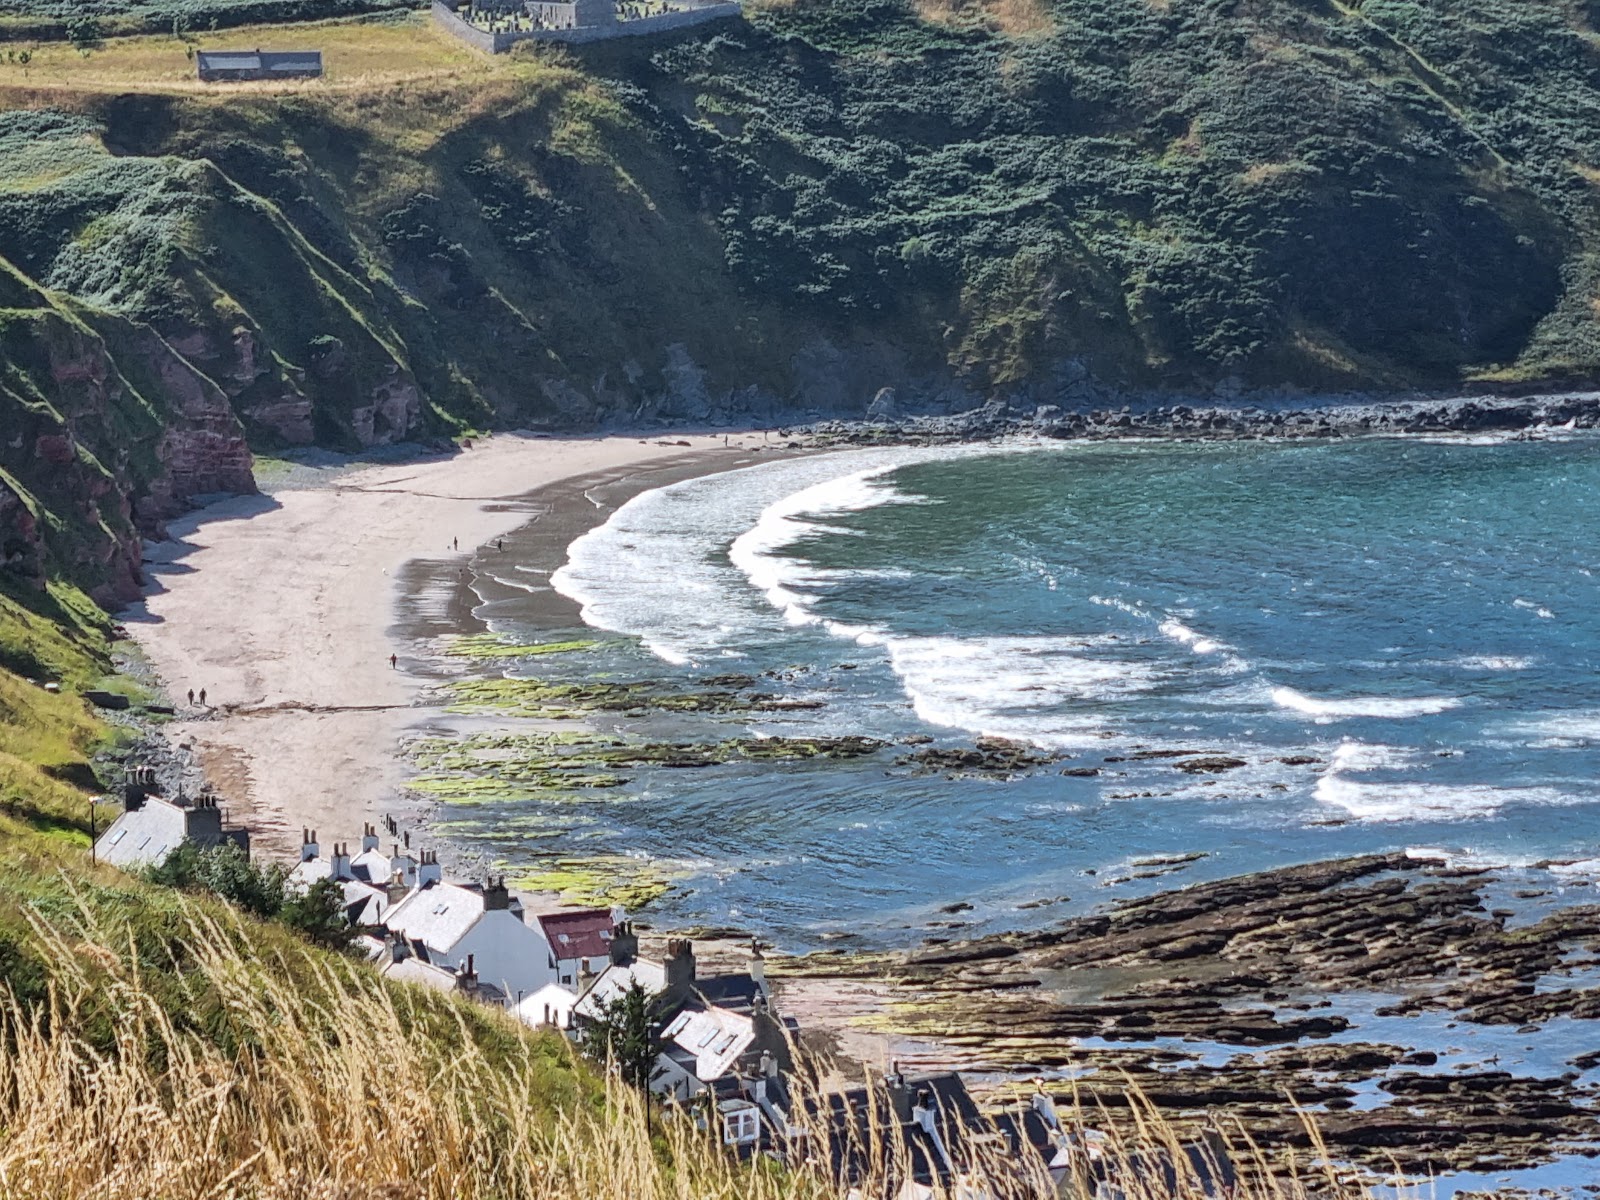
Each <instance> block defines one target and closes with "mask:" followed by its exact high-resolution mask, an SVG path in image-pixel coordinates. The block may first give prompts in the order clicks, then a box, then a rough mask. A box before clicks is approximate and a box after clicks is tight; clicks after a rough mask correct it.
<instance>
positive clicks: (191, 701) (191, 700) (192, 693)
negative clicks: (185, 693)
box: [189, 688, 194, 708]
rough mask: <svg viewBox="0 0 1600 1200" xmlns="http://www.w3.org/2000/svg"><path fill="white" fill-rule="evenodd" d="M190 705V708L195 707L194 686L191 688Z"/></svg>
mask: <svg viewBox="0 0 1600 1200" xmlns="http://www.w3.org/2000/svg"><path fill="white" fill-rule="evenodd" d="M189 707H190V708H193V707H194V689H193V688H190V689H189Z"/></svg>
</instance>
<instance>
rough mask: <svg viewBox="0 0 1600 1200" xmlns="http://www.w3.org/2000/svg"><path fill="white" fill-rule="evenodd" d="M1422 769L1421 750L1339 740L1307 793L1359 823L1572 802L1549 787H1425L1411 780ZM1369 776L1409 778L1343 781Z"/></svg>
mask: <svg viewBox="0 0 1600 1200" xmlns="http://www.w3.org/2000/svg"><path fill="white" fill-rule="evenodd" d="M1427 766H1428V756H1427V755H1425V754H1424V753H1423V752H1422V751H1421V750H1417V749H1414V748H1410V747H1405V746H1390V745H1384V744H1382V743H1373V742H1357V741H1345V742H1342V743H1340V744H1339V746H1337V747H1336V748H1335V749H1334V751H1333V753H1332V754H1331V755H1330V756H1329V760H1328V769H1327V771H1325V772H1324V773H1323V775H1322V778H1320V779H1319V780H1317V785H1316V787H1315V788H1314V789H1313V791H1312V793H1311V794H1312V797H1313V798H1314V799H1315V800H1316V801H1317V802H1318V803H1320V804H1326V805H1329V806H1332V807H1334V808H1342V809H1343V810H1344V811H1345V812H1347V813H1349V814H1350V815H1351V816H1352V817H1355V818H1356V819H1357V820H1360V821H1467V820H1473V819H1476V818H1483V817H1489V816H1493V815H1494V814H1495V813H1497V812H1498V811H1499V810H1500V809H1502V808H1504V807H1505V806H1506V805H1508V804H1566V803H1572V801H1571V800H1570V799H1569V798H1568V797H1566V796H1563V795H1562V794H1561V793H1560V792H1557V791H1556V790H1554V789H1553V788H1546V787H1520V788H1518V787H1509V788H1507V787H1491V786H1488V785H1484V784H1444V783H1427V782H1424V781H1421V780H1418V779H1416V778H1414V776H1415V775H1416V774H1419V773H1421V772H1422V771H1425V770H1426V769H1427ZM1375 772H1388V773H1394V774H1411V775H1413V778H1411V779H1399V780H1384V781H1380V780H1374V779H1350V778H1347V776H1350V775H1370V774H1372V773H1375Z"/></svg>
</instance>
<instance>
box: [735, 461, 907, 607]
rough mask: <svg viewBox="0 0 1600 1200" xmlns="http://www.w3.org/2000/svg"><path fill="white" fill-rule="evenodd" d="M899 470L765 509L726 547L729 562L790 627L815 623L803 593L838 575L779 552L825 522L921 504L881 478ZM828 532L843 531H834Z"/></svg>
mask: <svg viewBox="0 0 1600 1200" xmlns="http://www.w3.org/2000/svg"><path fill="white" fill-rule="evenodd" d="M898 465H899V464H897V463H890V464H884V465H880V466H875V467H871V468H868V469H867V470H864V471H857V472H856V473H855V474H853V475H844V476H840V477H838V478H835V479H828V480H825V481H823V482H822V483H818V484H813V485H812V486H811V487H808V488H802V489H801V490H800V491H798V492H795V493H793V494H791V495H789V496H785V497H784V498H783V499H781V500H779V501H778V502H776V503H775V504H770V505H768V506H767V507H766V508H765V509H763V510H762V513H761V516H760V518H759V519H758V520H757V521H756V523H755V524H754V525H752V526H751V527H750V528H749V529H747V530H746V531H745V532H744V533H742V534H740V535H739V536H738V537H737V538H735V539H734V541H733V544H732V545H731V546H729V547H728V559H729V561H730V562H732V563H733V565H734V566H735V567H737V568H739V570H741V571H743V572H744V574H745V577H746V578H747V579H749V581H750V582H751V583H752V584H753V585H754V586H755V587H757V588H759V589H760V590H761V592H762V594H763V595H765V596H766V598H767V600H768V602H769V603H770V604H771V605H772V606H773V607H774V608H776V609H777V610H778V611H779V612H781V613H782V614H783V615H784V618H785V620H787V621H788V622H789V624H791V625H814V624H817V623H818V622H819V621H820V618H819V617H818V616H817V615H816V614H815V613H814V612H812V611H811V609H810V605H811V604H813V603H815V600H816V598H815V597H814V596H812V595H810V594H809V593H808V592H806V591H803V590H801V589H803V588H805V587H807V585H808V584H818V583H821V582H823V581H824V580H827V579H832V578H833V577H834V576H835V575H838V574H842V573H840V572H820V571H818V570H817V569H816V568H815V567H813V566H812V565H811V564H810V563H808V562H806V561H805V560H804V559H800V558H796V557H793V556H791V555H785V554H780V553H778V551H779V550H781V549H783V548H785V547H788V546H793V545H794V544H795V543H797V542H800V541H802V540H804V539H805V538H806V537H808V536H811V535H813V534H818V533H822V532H824V531H827V530H828V529H829V527H828V526H827V525H825V524H824V523H823V522H824V521H825V520H826V518H828V517H837V516H841V515H843V514H845V513H851V512H862V511H865V510H866V509H869V508H878V507H882V506H884V505H890V504H918V503H922V502H923V501H922V499H921V497H917V496H907V495H904V494H903V493H901V492H898V491H896V490H895V489H894V487H893V486H892V485H890V484H888V483H885V482H883V481H882V480H881V479H880V478H879V476H882V475H884V474H886V473H887V472H889V471H891V470H893V469H894V467H895V466H898ZM831 531H832V532H834V533H838V532H842V531H841V530H839V529H837V528H833V529H832V530H831ZM852 574H854V573H853V572H852Z"/></svg>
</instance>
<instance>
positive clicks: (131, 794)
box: [122, 767, 156, 812]
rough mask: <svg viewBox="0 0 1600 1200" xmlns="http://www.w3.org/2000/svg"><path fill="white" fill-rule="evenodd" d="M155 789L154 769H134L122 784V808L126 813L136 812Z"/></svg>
mask: <svg viewBox="0 0 1600 1200" xmlns="http://www.w3.org/2000/svg"><path fill="white" fill-rule="evenodd" d="M155 788H156V772H155V768H154V767H134V768H133V769H132V770H131V771H129V772H128V775H127V778H126V779H125V780H124V781H123V784H122V807H123V808H124V809H126V810H127V811H128V812H138V811H139V810H140V809H141V808H143V807H144V802H145V801H146V800H147V799H149V798H150V793H151V792H153V791H155Z"/></svg>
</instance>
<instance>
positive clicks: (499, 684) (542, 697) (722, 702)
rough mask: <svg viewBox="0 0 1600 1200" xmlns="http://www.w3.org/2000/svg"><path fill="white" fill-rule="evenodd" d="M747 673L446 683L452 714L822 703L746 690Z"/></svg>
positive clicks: (725, 709) (764, 708) (762, 708)
mask: <svg viewBox="0 0 1600 1200" xmlns="http://www.w3.org/2000/svg"><path fill="white" fill-rule="evenodd" d="M754 682H755V681H754V680H752V679H750V678H748V677H747V676H720V677H717V678H715V679H709V680H707V681H706V683H707V684H708V686H707V687H706V688H705V689H703V690H701V691H694V692H686V691H675V690H672V689H671V688H670V687H668V686H667V685H664V684H661V683H651V682H648V681H636V682H630V683H612V682H609V681H606V680H594V679H591V680H586V681H584V682H582V683H552V682H550V681H548V680H542V679H512V678H500V679H461V680H457V681H456V682H454V683H451V684H449V685H448V691H449V693H450V695H451V696H452V697H453V698H454V703H452V704H450V705H449V711H450V712H453V713H480V712H498V713H506V714H508V715H512V716H525V717H541V718H544V719H546V720H571V719H574V718H577V717H581V716H584V715H586V714H588V713H594V712H648V711H656V712H674V713H734V712H783V711H788V710H796V709H815V708H821V707H822V704H821V702H820V701H815V700H791V699H786V698H784V697H781V696H774V695H770V694H768V693H765V692H754V691H749V690H747V689H748V688H749V687H750V686H751V685H752V684H753V683H754Z"/></svg>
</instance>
